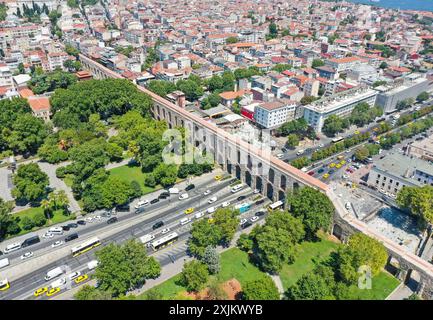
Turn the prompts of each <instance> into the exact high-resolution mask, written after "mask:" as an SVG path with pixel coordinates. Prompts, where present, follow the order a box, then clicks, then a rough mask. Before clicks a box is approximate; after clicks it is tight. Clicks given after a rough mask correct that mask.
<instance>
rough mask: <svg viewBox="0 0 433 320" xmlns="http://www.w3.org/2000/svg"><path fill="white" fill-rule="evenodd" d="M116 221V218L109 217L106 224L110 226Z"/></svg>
mask: <svg viewBox="0 0 433 320" xmlns="http://www.w3.org/2000/svg"><path fill="white" fill-rule="evenodd" d="M117 221H118V219H117V218H116V217H111V218H110V219H108V220H107V224H112V223H115V222H117Z"/></svg>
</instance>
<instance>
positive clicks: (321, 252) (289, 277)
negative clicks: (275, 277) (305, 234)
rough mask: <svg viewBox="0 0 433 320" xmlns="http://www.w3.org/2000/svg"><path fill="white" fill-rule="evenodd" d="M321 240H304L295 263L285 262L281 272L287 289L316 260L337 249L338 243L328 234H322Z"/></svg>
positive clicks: (309, 269)
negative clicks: (329, 237)
mask: <svg viewBox="0 0 433 320" xmlns="http://www.w3.org/2000/svg"><path fill="white" fill-rule="evenodd" d="M320 238H321V241H318V242H303V243H301V244H300V246H299V252H298V255H297V257H296V260H295V262H294V263H293V264H285V265H284V266H283V268H282V270H281V272H280V279H281V281H282V283H283V287H284V289H285V290H287V289H288V288H289V287H290V286H292V285H293V284H294V283H295V282H296V281H297V280H298V279H299V278H301V277H302V276H303V275H304V274H306V273H307V272H309V271H311V270H313V269H314V267H315V262H318V261H321V260H324V259H326V258H327V257H329V255H330V254H331V252H333V251H335V250H337V248H338V245H339V244H338V243H335V242H333V241H330V240H328V239H327V238H326V235H320Z"/></svg>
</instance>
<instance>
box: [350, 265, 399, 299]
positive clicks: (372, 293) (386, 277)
mask: <svg viewBox="0 0 433 320" xmlns="http://www.w3.org/2000/svg"><path fill="white" fill-rule="evenodd" d="M399 284H400V281H398V280H397V279H396V278H395V277H393V276H392V275H390V274H389V273H387V272H384V271H382V272H381V273H379V274H378V275H377V276H375V277H373V279H371V286H372V288H371V289H359V288H358V287H357V286H350V287H349V295H350V296H349V299H350V300H385V298H386V297H387V296H389V294H390V293H391V292H392V291H394V289H395V288H397V286H398V285H399Z"/></svg>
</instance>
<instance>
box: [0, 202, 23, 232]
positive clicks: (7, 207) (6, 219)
mask: <svg viewBox="0 0 433 320" xmlns="http://www.w3.org/2000/svg"><path fill="white" fill-rule="evenodd" d="M12 209H13V202H12V201H10V202H6V201H4V200H3V199H2V198H0V240H3V239H4V238H5V237H6V235H8V234H15V233H18V232H19V229H20V228H19V226H18V222H17V218H16V217H14V216H13V215H11V214H10V213H11V212H12Z"/></svg>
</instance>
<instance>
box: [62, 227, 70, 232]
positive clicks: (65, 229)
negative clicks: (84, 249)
mask: <svg viewBox="0 0 433 320" xmlns="http://www.w3.org/2000/svg"><path fill="white" fill-rule="evenodd" d="M62 229H63V231H69V229H71V228H69V226H62Z"/></svg>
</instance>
